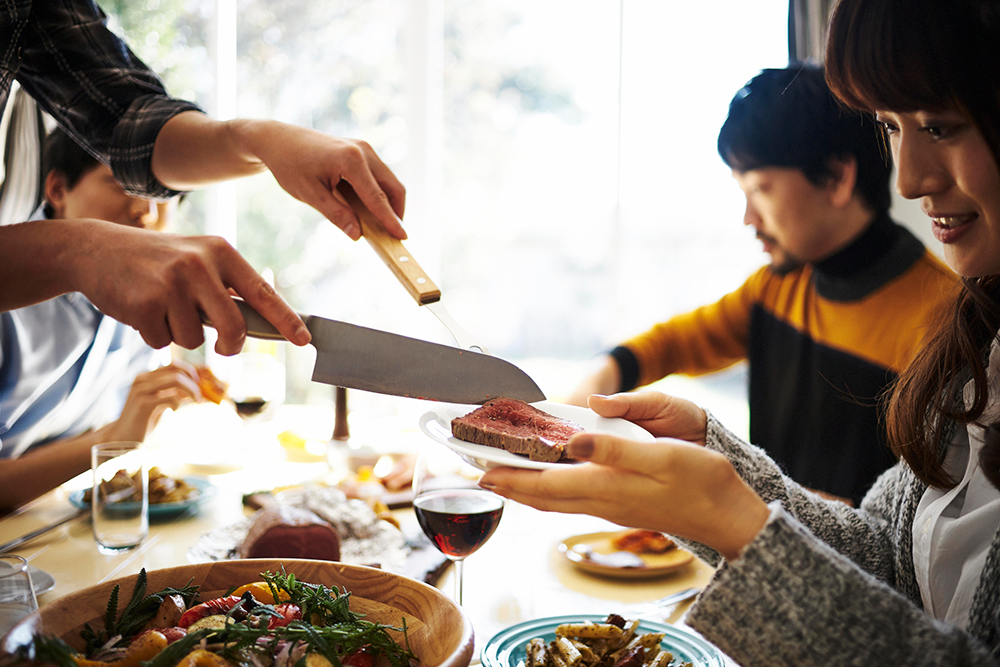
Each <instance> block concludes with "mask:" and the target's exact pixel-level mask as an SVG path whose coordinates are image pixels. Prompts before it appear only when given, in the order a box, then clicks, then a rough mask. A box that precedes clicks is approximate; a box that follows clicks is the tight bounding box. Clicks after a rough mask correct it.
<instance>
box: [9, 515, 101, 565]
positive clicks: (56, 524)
mask: <svg viewBox="0 0 1000 667" xmlns="http://www.w3.org/2000/svg"><path fill="white" fill-rule="evenodd" d="M89 514H90V510H89V509H85V508H84V509H78V510H77V511H76V512H73V513H72V514H70V515H68V516H64V517H63V518H61V519H59V520H58V521H53V522H52V523H49V524H46V525H44V526H42V527H41V528H36V529H35V530H33V531H31V532H30V533H25V534H24V535H21V536H20V537H18V538H15V539H13V540H11V541H10V542H4V543H3V544H0V554H3V553H7V552H8V551H11V550H12V549H14V548H15V547H19V546H21V545H22V544H25V543H26V542H30V541H31V540H33V539H35V538H36V537H39V536H41V535H44V534H45V533H47V532H49V531H51V530H55V529H56V528H58V527H59V526H61V525H63V524H64V523H69V522H70V521H73V520H74V519H79V518H80V517H82V516H84V515H89Z"/></svg>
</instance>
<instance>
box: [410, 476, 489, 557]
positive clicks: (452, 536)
mask: <svg viewBox="0 0 1000 667" xmlns="http://www.w3.org/2000/svg"><path fill="white" fill-rule="evenodd" d="M503 505H504V502H503V498H501V497H500V496H497V495H495V494H493V493H490V492H489V491H483V490H477V489H445V490H441V491H432V492H430V493H425V494H423V495H420V496H418V497H417V498H416V499H415V500H414V501H413V511H414V513H415V514H416V515H417V521H418V522H419V523H420V527H421V528H422V529H423V531H424V533H425V534H426V535H427V536H428V537H429V538H431V540H432V541H433V542H434V546H436V547H437V548H438V550H439V551H440V552H441V553H443V554H444V555H445V556H448V557H449V558H451V559H454V560H457V559H461V558H465V557H466V556H468V555H469V554H472V553H475V551H476V550H478V549H479V547H481V546H483V545H484V544H485V543H486V540H488V539H490V537H491V536H492V535H493V533H494V531H496V529H497V526H498V525H499V524H500V516H501V515H502V514H503Z"/></svg>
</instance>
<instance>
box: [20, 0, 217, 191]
mask: <svg viewBox="0 0 1000 667" xmlns="http://www.w3.org/2000/svg"><path fill="white" fill-rule="evenodd" d="M12 5H16V6H17V7H18V9H9V7H10V6H12ZM0 12H3V13H2V14H0V22H5V21H7V22H10V23H8V25H7V26H6V27H5V28H3V33H5V34H8V35H10V36H11V38H13V40H14V41H15V42H16V43H17V44H16V46H17V47H19V48H17V50H16V51H15V49H13V48H11V49H10V50H8V51H7V53H6V54H4V55H3V57H4V59H7V58H11V57H13V58H16V59H18V60H19V62H17V63H0V65H3V64H10V65H15V67H16V69H15V71H16V72H17V73H16V74H15V78H16V79H17V80H18V81H19V82H20V84H21V85H22V86H23V87H24V89H25V90H26V91H27V92H28V93H29V94H30V95H31V96H32V97H34V98H35V100H37V101H38V103H39V105H40V106H41V107H42V108H43V109H45V110H46V111H47V112H48V113H50V114H51V115H52V116H53V117H54V118H55V119H56V122H58V123H59V124H60V125H61V126H62V127H63V128H65V129H66V130H67V131H68V132H69V133H70V134H71V135H73V136H74V137H75V138H76V139H77V140H78V141H80V142H81V143H82V144H83V145H84V146H86V147H87V148H88V149H89V150H90V152H91V153H93V155H94V156H95V157H96V158H97V159H99V160H100V161H101V162H104V163H105V164H108V165H110V166H111V169H112V171H113V172H114V174H115V177H116V178H117V179H118V180H119V182H120V183H121V184H122V186H123V187H124V188H125V190H126V191H127V192H129V193H130V194H134V195H140V196H145V197H157V198H166V197H170V196H173V195H174V194H177V193H176V192H175V191H172V190H169V189H167V188H165V187H164V186H163V185H161V184H160V183H159V182H158V181H157V180H156V178H155V177H154V176H153V173H152V171H151V158H152V155H153V144H154V142H155V141H156V136H157V134H158V133H159V131H160V129H161V128H162V127H163V125H164V123H166V122H167V121H168V120H169V119H170V118H172V117H173V116H175V115H177V114H179V113H181V112H183V111H201V109H200V108H199V107H198V106H197V105H195V104H192V103H191V102H186V101H183V100H176V99H172V98H170V97H169V96H168V95H167V93H166V90H165V89H164V87H163V83H162V82H161V81H160V79H159V77H157V75H156V74H155V73H153V72H152V71H151V70H150V69H149V68H148V67H146V66H145V65H144V64H143V63H142V61H140V60H139V59H138V58H137V57H136V55H135V54H134V53H132V51H131V50H130V49H129V48H128V46H127V45H125V43H124V42H123V41H122V40H121V39H119V38H118V37H117V36H116V35H115V34H114V33H112V32H111V31H110V30H109V29H108V27H107V17H106V16H105V14H104V12H103V11H101V9H100V8H99V7H98V6H97V5H96V4H95V3H94V2H93V1H92V0H44V1H41V0H33V1H32V0H17V1H12V2H10V3H8V9H6V10H0ZM8 30H9V31H10V32H8ZM11 46H13V45H11ZM13 53H17V54H18V55H12V54H13Z"/></svg>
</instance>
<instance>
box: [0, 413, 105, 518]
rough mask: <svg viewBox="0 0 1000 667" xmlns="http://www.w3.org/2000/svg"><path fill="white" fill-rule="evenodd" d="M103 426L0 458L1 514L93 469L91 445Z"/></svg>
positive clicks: (99, 437)
mask: <svg viewBox="0 0 1000 667" xmlns="http://www.w3.org/2000/svg"><path fill="white" fill-rule="evenodd" d="M99 442H104V435H103V429H100V430H97V431H89V432H87V433H83V434H81V435H79V436H75V437H72V438H66V439H63V440H57V441H54V442H50V443H48V444H46V445H43V446H40V447H36V448H34V449H31V450H29V451H28V452H27V453H25V454H24V455H23V456H21V457H19V458H16V459H2V460H0V513H2V512H8V511H10V510H13V509H16V508H18V507H20V506H21V505H24V504H25V503H27V502H29V501H31V500H34V499H35V498H38V497H39V496H41V495H43V494H45V493H46V492H48V491H50V490H52V489H54V488H56V487H57V486H59V485H60V484H63V483H65V482H67V481H69V480H71V479H73V478H74V477H76V476H77V475H79V474H80V473H82V472H86V471H87V470H89V469H90V448H91V446H92V445H95V444H97V443H99Z"/></svg>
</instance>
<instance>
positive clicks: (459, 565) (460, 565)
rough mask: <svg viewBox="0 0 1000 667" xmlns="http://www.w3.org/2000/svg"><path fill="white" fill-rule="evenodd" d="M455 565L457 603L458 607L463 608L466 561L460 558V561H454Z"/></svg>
mask: <svg viewBox="0 0 1000 667" xmlns="http://www.w3.org/2000/svg"><path fill="white" fill-rule="evenodd" d="M454 563H455V602H457V603H458V606H459V607H461V606H462V579H463V576H462V574H463V571H464V569H465V559H464V558H459V559H458V560H456V561H454Z"/></svg>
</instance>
